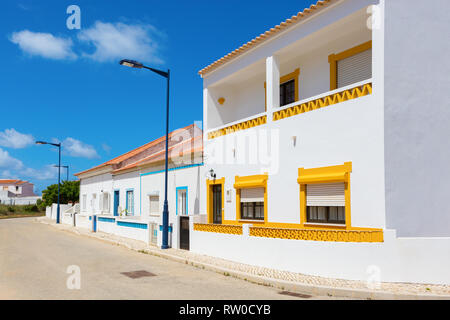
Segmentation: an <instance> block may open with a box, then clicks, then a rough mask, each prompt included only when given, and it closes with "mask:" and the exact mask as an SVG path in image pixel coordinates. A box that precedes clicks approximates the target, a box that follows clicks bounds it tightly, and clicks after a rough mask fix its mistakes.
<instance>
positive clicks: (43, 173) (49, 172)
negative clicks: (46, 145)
mask: <svg viewBox="0 0 450 320" xmlns="http://www.w3.org/2000/svg"><path fill="white" fill-rule="evenodd" d="M20 174H21V176H24V177H27V178H31V179H35V180H51V179H56V178H57V177H58V168H56V167H53V165H48V166H45V167H44V168H42V169H40V170H36V169H33V168H24V169H23V170H21V171H20Z"/></svg>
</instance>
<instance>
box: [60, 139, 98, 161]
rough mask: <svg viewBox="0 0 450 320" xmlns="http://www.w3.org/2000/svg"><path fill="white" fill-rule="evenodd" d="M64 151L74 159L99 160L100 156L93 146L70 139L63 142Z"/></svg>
mask: <svg viewBox="0 0 450 320" xmlns="http://www.w3.org/2000/svg"><path fill="white" fill-rule="evenodd" d="M62 149H63V151H64V152H65V153H67V154H68V155H69V156H72V157H80V158H88V159H94V158H99V155H98V153H97V151H96V150H95V149H94V147H93V146H91V145H88V144H85V143H83V142H81V141H80V140H77V139H74V138H70V137H69V138H66V139H65V140H64V141H63V142H62Z"/></svg>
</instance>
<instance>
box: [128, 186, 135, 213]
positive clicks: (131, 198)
mask: <svg viewBox="0 0 450 320" xmlns="http://www.w3.org/2000/svg"><path fill="white" fill-rule="evenodd" d="M133 194H134V191H133V190H129V191H127V208H126V209H127V213H130V214H133V213H134V196H133Z"/></svg>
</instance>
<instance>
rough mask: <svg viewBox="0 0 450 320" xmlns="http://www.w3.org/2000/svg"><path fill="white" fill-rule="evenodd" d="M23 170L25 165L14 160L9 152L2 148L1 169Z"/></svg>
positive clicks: (0, 152)
mask: <svg viewBox="0 0 450 320" xmlns="http://www.w3.org/2000/svg"><path fill="white" fill-rule="evenodd" d="M22 168H23V163H22V161H20V160H19V159H16V158H13V157H11V156H10V155H9V153H8V151H5V150H3V149H2V148H0V169H6V170H20V169H22Z"/></svg>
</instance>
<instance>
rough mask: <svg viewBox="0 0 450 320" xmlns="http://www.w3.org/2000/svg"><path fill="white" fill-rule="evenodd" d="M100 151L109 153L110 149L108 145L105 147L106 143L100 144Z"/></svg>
mask: <svg viewBox="0 0 450 320" xmlns="http://www.w3.org/2000/svg"><path fill="white" fill-rule="evenodd" d="M102 149H103V151H105V152H106V153H110V152H111V147H110V146H109V145H107V144H106V143H102Z"/></svg>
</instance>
